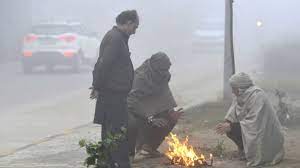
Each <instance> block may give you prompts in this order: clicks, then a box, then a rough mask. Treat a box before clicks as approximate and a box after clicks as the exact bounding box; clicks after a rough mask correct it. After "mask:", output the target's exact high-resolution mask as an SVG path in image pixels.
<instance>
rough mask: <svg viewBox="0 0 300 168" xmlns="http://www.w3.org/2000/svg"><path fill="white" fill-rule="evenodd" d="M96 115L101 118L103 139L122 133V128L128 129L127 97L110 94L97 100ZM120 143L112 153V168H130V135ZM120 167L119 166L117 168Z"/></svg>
mask: <svg viewBox="0 0 300 168" xmlns="http://www.w3.org/2000/svg"><path fill="white" fill-rule="evenodd" d="M96 110H99V111H96V113H97V112H98V116H101V119H99V120H98V121H101V125H102V131H101V138H102V140H104V139H105V138H106V137H107V135H108V133H112V134H115V133H120V131H121V127H125V128H127V127H128V113H127V95H124V94H117V93H110V94H105V95H103V96H101V97H100V98H99V99H98V100H97V105H96ZM125 136H126V139H125V140H123V141H121V142H119V144H118V148H117V149H116V150H114V151H113V152H112V153H111V167H112V168H115V167H119V168H130V163H129V149H128V135H127V133H126V135H125ZM116 165H118V166H116Z"/></svg>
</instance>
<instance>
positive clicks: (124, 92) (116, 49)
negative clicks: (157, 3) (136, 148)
mask: <svg viewBox="0 0 300 168" xmlns="http://www.w3.org/2000/svg"><path fill="white" fill-rule="evenodd" d="M116 24H117V26H114V27H113V28H112V29H111V30H110V31H108V32H107V33H106V35H105V36H104V37H103V39H102V42H101V45H100V53H99V58H98V60H97V63H96V64H95V67H94V70H93V87H92V91H91V95H90V97H91V99H95V98H96V99H97V103H96V110H95V117H94V123H96V124H101V125H102V132H101V138H102V140H103V139H105V138H106V137H107V135H108V133H112V134H114V133H118V132H120V131H121V130H120V128H121V127H125V128H127V125H128V113H127V96H128V93H129V92H130V90H131V87H132V83H133V78H134V70H133V65H132V62H131V59H130V52H129V47H128V39H129V36H130V35H132V34H135V31H136V29H137V28H138V26H139V17H138V14H137V12H136V10H127V11H123V12H122V13H120V14H119V15H118V16H117V18H116ZM126 137H127V135H126ZM111 167H113V168H115V167H119V168H130V163H129V151H128V141H127V139H126V140H124V141H122V142H120V144H119V146H118V149H116V150H115V151H113V152H112V153H111Z"/></svg>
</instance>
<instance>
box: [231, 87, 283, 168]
mask: <svg viewBox="0 0 300 168" xmlns="http://www.w3.org/2000/svg"><path fill="white" fill-rule="evenodd" d="M225 119H226V120H229V121H231V122H233V123H234V122H240V124H241V131H242V139H243V145H244V150H245V155H246V159H247V166H258V165H274V164H276V163H278V162H280V161H281V160H282V159H283V157H284V147H283V144H284V136H283V132H282V128H281V125H280V122H279V120H278V118H277V116H276V114H275V111H274V110H273V108H272V105H271V103H270V102H269V100H268V98H267V96H266V94H265V93H264V91H263V90H262V89H260V88H258V87H256V86H252V87H250V88H249V89H247V90H246V91H245V92H244V93H243V94H242V95H241V96H238V97H235V98H234V100H233V102H232V105H231V107H230V109H229V110H228V112H227V115H226V117H225Z"/></svg>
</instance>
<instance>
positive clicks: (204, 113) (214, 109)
mask: <svg viewBox="0 0 300 168" xmlns="http://www.w3.org/2000/svg"><path fill="white" fill-rule="evenodd" d="M226 109H227V107H226V106H225V105H224V104H223V103H221V102H213V103H205V104H203V105H198V106H194V107H192V108H189V109H187V110H186V114H185V117H184V119H183V120H181V121H180V122H179V123H178V124H177V126H176V127H175V128H174V130H173V132H174V133H176V134H177V135H178V136H179V137H181V138H184V137H185V136H187V135H188V136H189V139H190V144H192V145H193V146H194V147H196V148H197V151H198V152H199V153H204V154H207V153H209V152H213V153H216V152H217V151H218V150H217V149H220V148H218V144H219V147H220V142H223V145H222V147H223V148H222V150H221V151H222V152H223V154H222V156H221V157H220V156H216V154H215V157H214V165H213V167H216V168H244V167H246V164H245V162H243V161H239V160H238V159H237V158H234V157H232V156H233V155H234V153H235V151H236V150H237V149H236V147H235V145H234V144H233V143H232V142H231V141H230V140H229V139H228V138H226V137H225V136H220V135H217V134H215V132H214V130H213V128H214V126H215V125H216V124H217V123H218V122H219V121H221V120H222V119H223V116H224V115H225V112H226ZM299 128H300V126H297V125H293V126H291V127H290V128H286V129H285V151H286V156H285V158H284V160H283V161H282V162H281V163H280V164H278V165H276V166H273V167H274V168H299V167H300V141H299V140H298V139H300V131H299ZM159 150H160V151H161V152H163V153H164V152H166V150H167V145H166V143H165V142H164V143H163V144H162V145H161V147H160V149H159ZM217 155H220V150H219V152H218V153H217ZM133 167H134V168H173V167H180V166H173V165H170V164H169V160H168V159H167V158H166V157H162V158H148V159H142V160H138V161H136V162H135V163H134V164H133Z"/></svg>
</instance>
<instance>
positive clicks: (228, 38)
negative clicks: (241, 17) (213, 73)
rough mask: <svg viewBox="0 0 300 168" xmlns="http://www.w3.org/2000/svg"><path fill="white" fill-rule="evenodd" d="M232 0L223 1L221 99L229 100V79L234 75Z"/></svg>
mask: <svg viewBox="0 0 300 168" xmlns="http://www.w3.org/2000/svg"><path fill="white" fill-rule="evenodd" d="M232 18H233V0H225V32H224V36H225V39H224V76H223V98H224V100H231V87H230V85H229V82H228V80H229V78H230V77H231V76H232V75H233V74H234V73H235V61H234V49H233V19H232Z"/></svg>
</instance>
